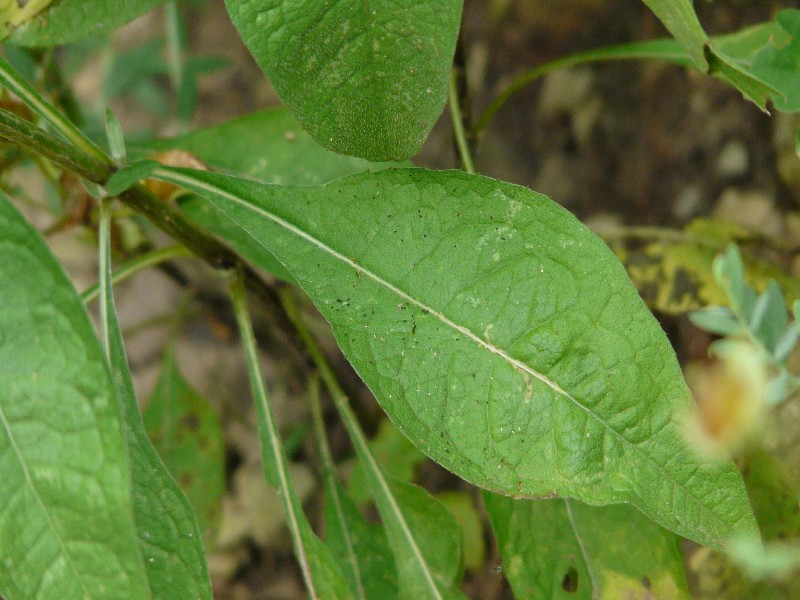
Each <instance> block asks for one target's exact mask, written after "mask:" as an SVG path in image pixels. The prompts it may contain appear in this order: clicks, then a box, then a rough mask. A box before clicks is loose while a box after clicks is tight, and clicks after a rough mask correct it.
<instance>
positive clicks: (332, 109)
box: [225, 0, 462, 160]
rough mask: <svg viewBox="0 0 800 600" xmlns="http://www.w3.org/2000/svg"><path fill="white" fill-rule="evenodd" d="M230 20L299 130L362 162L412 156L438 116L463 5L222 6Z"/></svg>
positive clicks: (296, 1)
mask: <svg viewBox="0 0 800 600" xmlns="http://www.w3.org/2000/svg"><path fill="white" fill-rule="evenodd" d="M225 4H226V6H227V7H228V12H229V14H230V16H231V20H232V21H233V23H234V24H235V25H236V28H237V29H238V30H239V34H240V35H241V36H242V39H243V40H244V42H245V44H246V45H247V47H248V49H249V50H250V52H251V53H252V54H253V57H254V58H255V59H256V62H258V64H259V66H260V67H261V68H262V69H263V70H264V72H265V73H266V74H267V76H268V77H269V78H270V81H271V82H272V84H273V85H274V86H275V88H276V89H277V90H278V93H279V94H280V96H281V99H282V100H283V101H284V103H285V104H286V105H287V106H288V107H289V108H291V109H292V111H293V112H294V114H295V116H296V117H297V118H298V119H299V121H300V122H301V123H302V124H303V127H304V128H305V129H306V130H307V131H308V132H309V133H310V134H311V135H312V136H313V137H314V139H315V140H317V141H318V142H319V143H320V144H322V145H323V146H325V147H326V148H330V149H331V150H334V151H336V152H339V153H342V154H350V155H354V156H362V157H364V158H367V159H370V160H403V159H406V158H409V157H411V156H413V155H414V154H416V153H417V152H418V151H419V150H420V148H421V147H422V144H423V142H424V141H425V138H426V137H427V136H428V133H429V132H430V130H431V129H432V128H433V125H434V123H435V122H436V120H437V119H438V118H439V114H440V113H441V112H442V108H443V107H444V103H445V97H446V95H447V84H448V77H449V74H450V67H451V63H452V59H453V53H454V51H455V46H456V38H457V36H458V30H459V26H460V22H461V6H462V1H461V0H428V1H427V2H419V0H372V1H371V2H370V3H369V4H364V2H363V1H362V0H339V1H338V2H333V3H326V2H319V0H256V1H252V0H226V2H225Z"/></svg>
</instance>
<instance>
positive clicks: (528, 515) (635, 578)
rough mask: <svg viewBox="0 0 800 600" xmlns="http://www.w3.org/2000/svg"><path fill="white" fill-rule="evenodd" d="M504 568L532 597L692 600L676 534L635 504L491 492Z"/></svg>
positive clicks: (521, 595) (514, 585)
mask: <svg viewBox="0 0 800 600" xmlns="http://www.w3.org/2000/svg"><path fill="white" fill-rule="evenodd" d="M484 503H485V505H486V510H487V512H488V513H489V519H490V520H491V523H492V528H493V529H494V533H495V537H496V539H497V544H498V547H499V550H500V556H501V557H502V559H503V568H504V570H505V573H506V577H507V579H508V581H509V583H510V584H511V589H512V590H513V591H514V597H515V598H517V599H519V600H524V599H527V598H531V599H534V598H572V599H574V600H582V599H586V600H590V599H593V598H660V599H665V600H666V599H678V598H687V599H688V598H689V593H688V590H687V587H686V580H685V575H684V572H683V560H682V558H681V554H680V552H679V550H678V539H677V538H676V536H675V535H673V534H671V533H669V532H668V531H666V530H664V529H662V528H661V527H659V526H658V525H656V524H655V523H653V522H652V521H650V520H648V519H647V518H645V517H644V516H643V515H642V514H641V513H640V512H639V511H637V510H636V509H635V508H633V507H631V506H628V505H624V504H623V505H616V506H605V507H594V506H587V505H585V504H582V503H580V502H575V501H574V500H560V499H559V500H533V501H532V500H514V499H512V498H508V497H506V496H500V495H498V494H491V493H484Z"/></svg>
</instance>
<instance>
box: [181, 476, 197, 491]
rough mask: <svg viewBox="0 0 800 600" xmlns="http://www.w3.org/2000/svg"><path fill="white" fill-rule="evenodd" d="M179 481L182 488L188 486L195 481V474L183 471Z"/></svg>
mask: <svg viewBox="0 0 800 600" xmlns="http://www.w3.org/2000/svg"><path fill="white" fill-rule="evenodd" d="M178 483H180V484H181V487H182V488H184V489H185V488H188V487H189V486H191V485H192V484H193V483H194V475H192V474H191V473H181V474H180V476H179V477H178Z"/></svg>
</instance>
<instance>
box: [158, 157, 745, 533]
mask: <svg viewBox="0 0 800 600" xmlns="http://www.w3.org/2000/svg"><path fill="white" fill-rule="evenodd" d="M152 177H155V178H157V179H158V178H161V179H165V180H167V181H171V182H172V183H176V184H178V185H182V186H186V185H187V183H188V185H189V187H196V188H200V189H204V190H206V191H208V192H209V193H211V194H212V195H218V196H222V197H224V198H226V199H228V200H229V201H231V202H233V203H234V204H237V205H240V206H242V207H244V208H245V209H247V210H250V211H252V212H254V213H256V214H258V215H261V216H263V217H265V218H266V219H268V220H269V221H272V222H273V223H275V224H276V225H278V226H280V227H283V228H284V229H286V230H287V231H289V232H290V233H293V234H294V235H296V236H297V237H299V238H301V239H303V240H305V241H307V242H309V243H310V244H311V245H313V246H315V247H317V248H319V249H320V250H322V251H323V252H326V253H327V254H330V255H331V256H332V257H334V258H336V259H338V260H340V261H341V262H343V263H345V264H346V265H348V266H349V267H351V268H352V269H354V270H355V271H356V272H358V273H361V274H363V275H364V276H366V277H368V278H370V279H371V280H373V281H374V282H375V283H377V284H379V285H381V286H383V287H385V288H386V289H388V290H389V291H391V292H393V293H395V294H397V295H398V296H400V297H401V298H403V299H404V300H406V301H408V302H409V303H411V304H413V305H414V306H416V307H417V308H419V309H420V310H422V311H425V312H428V313H430V314H432V315H433V316H435V317H436V318H437V319H439V321H441V322H442V323H443V324H445V325H447V326H448V327H450V328H452V329H454V330H456V331H458V332H459V333H461V334H462V335H464V336H465V337H466V338H468V339H470V340H472V341H473V342H474V343H476V344H477V345H478V346H480V347H482V348H484V349H485V350H487V351H489V352H491V353H492V354H496V355H497V356H499V357H501V358H502V359H503V360H505V361H506V362H508V363H509V364H510V365H511V366H512V367H514V368H515V369H516V370H517V371H522V372H524V373H527V374H529V375H531V376H533V377H535V378H536V379H538V380H539V381H541V382H542V383H544V384H545V385H547V386H548V387H549V388H550V389H552V390H553V391H554V392H556V393H557V394H560V395H561V396H563V397H564V398H566V399H568V400H570V401H571V402H572V403H573V404H574V405H575V406H577V407H578V408H580V409H581V410H583V411H584V412H585V413H586V414H588V415H589V416H591V417H592V418H593V419H595V420H596V421H597V422H598V423H600V424H601V425H602V426H603V428H604V429H605V430H607V431H608V432H610V433H611V434H613V435H614V436H615V437H617V438H618V439H619V440H620V441H622V442H623V443H624V444H625V445H627V446H629V447H630V448H631V449H633V451H634V452H635V453H637V454H638V455H639V456H640V457H642V458H644V459H645V460H646V461H647V462H649V463H651V464H652V465H653V466H654V467H655V468H656V469H657V470H658V471H659V472H660V473H661V474H662V475H664V476H665V477H667V479H668V480H669V481H671V482H672V483H673V485H676V486H678V487H680V488H681V489H683V490H684V492H685V493H686V494H687V495H688V496H689V497H690V498H692V499H693V500H694V501H695V503H696V505H697V506H699V507H700V508H702V509H703V510H704V511H705V512H706V513H707V514H709V515H710V516H711V517H712V518H713V519H715V520H717V521H721V519H720V518H719V516H718V515H717V514H716V513H715V512H714V511H713V510H712V509H711V508H709V507H708V506H706V505H705V503H703V502H702V500H701V499H700V498H699V497H698V496H696V495H695V494H694V493H693V491H692V490H690V489H689V488H687V487H686V486H685V485H679V484H678V482H676V481H675V479H674V477H673V476H672V475H671V474H670V473H669V472H668V471H666V469H664V467H663V466H662V465H660V464H659V463H658V462H656V461H655V459H654V458H653V457H652V456H650V455H648V454H647V453H645V452H643V451H642V449H641V448H640V447H639V446H638V445H637V444H634V443H633V442H631V441H630V440H628V439H626V438H625V437H624V436H623V435H622V434H621V433H620V432H618V431H617V430H615V429H614V428H612V427H611V426H610V425H609V424H608V423H607V422H606V421H605V420H603V419H602V418H601V417H600V416H599V415H598V414H597V413H595V412H594V411H593V410H591V409H590V408H589V407H587V406H584V405H583V404H581V403H580V402H579V401H578V400H577V399H576V398H574V397H573V396H572V395H571V394H569V393H568V392H567V391H566V390H564V389H563V388H562V387H561V386H559V385H558V384H557V383H556V382H555V381H553V380H551V379H549V378H548V377H547V376H546V375H544V374H543V373H540V372H539V371H537V370H536V369H534V368H533V367H531V366H529V365H527V364H525V363H524V362H522V361H520V360H518V359H516V358H514V357H513V356H511V355H510V354H508V353H507V352H506V351H505V350H503V349H502V348H499V347H497V346H495V345H494V344H492V343H490V342H487V341H485V340H483V339H482V338H481V337H479V336H478V335H477V334H475V333H474V332H472V331H471V330H470V329H468V328H467V327H464V326H463V325H459V324H458V323H456V322H454V321H452V320H451V319H450V318H448V317H447V316H446V315H444V314H443V313H442V312H441V311H439V310H436V309H435V308H433V307H431V306H428V305H427V304H425V303H423V302H421V301H420V300H417V299H416V298H414V297H413V296H411V295H410V294H408V293H407V292H404V291H403V290H401V289H400V288H398V287H397V286H395V285H394V284H393V283H391V282H389V281H386V280H385V279H383V278H382V277H381V276H379V275H377V274H376V273H373V272H372V271H370V270H369V269H366V268H365V267H364V266H363V265H361V264H359V263H358V262H356V261H354V260H353V259H351V258H348V257H347V256H345V255H344V254H342V253H340V252H338V251H337V250H335V249H333V248H331V247H330V246H328V245H327V244H325V243H324V242H323V241H322V240H319V239H317V238H316V237H314V236H312V235H311V234H309V233H306V232H305V231H303V230H302V229H300V228H299V227H297V226H296V225H293V224H292V223H290V222H289V221H286V220H285V219H282V218H281V217H279V216H278V215H276V214H273V213H271V212H269V211H268V210H266V209H264V208H261V207H260V206H255V205H253V204H251V203H249V202H247V201H246V200H244V199H243V198H240V197H239V196H236V195H235V194H232V193H230V192H228V191H226V190H224V189H221V188H219V187H218V186H215V185H213V184H211V183H207V182H205V181H202V180H201V179H197V178H194V177H192V176H190V175H186V174H184V173H180V172H177V171H173V170H167V169H165V168H158V169H156V170H155V171H154V172H153V174H152ZM232 179H235V178H232ZM253 183H254V182H253ZM239 226H240V227H241V228H242V230H243V231H245V232H246V233H247V234H248V235H249V236H250V237H251V238H253V240H255V241H256V242H257V243H258V244H259V245H261V246H262V247H264V248H265V249H266V250H267V251H270V250H269V248H267V247H266V246H264V244H263V243H262V242H261V240H259V239H258V238H256V237H255V236H254V235H252V234H251V233H250V231H249V230H247V229H245V228H244V227H242V226H241V225H239ZM723 524H724V522H723ZM724 525H725V527H726V528H728V527H730V526H729V525H727V524H724Z"/></svg>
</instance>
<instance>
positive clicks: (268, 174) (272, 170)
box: [129, 108, 410, 185]
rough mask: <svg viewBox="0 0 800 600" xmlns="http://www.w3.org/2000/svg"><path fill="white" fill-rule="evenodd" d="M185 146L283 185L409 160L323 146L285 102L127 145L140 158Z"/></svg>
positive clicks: (210, 160) (230, 168)
mask: <svg viewBox="0 0 800 600" xmlns="http://www.w3.org/2000/svg"><path fill="white" fill-rule="evenodd" d="M166 150H183V151H185V152H189V153H190V154H192V155H193V156H195V157H196V158H198V159H200V160H201V161H202V162H204V163H205V164H207V165H208V166H209V167H211V168H212V169H214V170H217V171H222V172H223V173H229V174H231V175H239V176H241V177H246V178H247V179H256V180H258V181H263V182H264V183H277V184H282V185H290V184H292V185H314V184H321V183H328V182H329V181H333V180H334V179H338V178H339V177H344V176H345V175H352V174H353V173H361V172H362V171H378V170H381V169H386V168H387V167H392V166H395V167H399V166H410V163H397V162H388V163H387V162H384V163H375V162H369V161H367V160H364V159H363V158H356V157H353V156H342V155H341V154H336V153H335V152H331V151H330V150H326V149H325V148H323V147H322V146H320V145H319V144H318V143H317V142H315V141H314V139H313V138H312V137H311V136H310V135H309V134H308V133H307V132H306V131H305V130H304V129H303V128H302V126H301V125H300V123H298V122H297V120H296V119H295V118H294V117H293V116H292V114H291V113H290V112H289V111H288V110H287V109H286V108H272V109H269V110H264V111H260V112H255V113H252V114H249V115H245V116H243V117H237V118H235V119H232V120H230V121H227V122H225V123H222V124H220V125H215V126H213V127H208V128H206V129H199V130H197V131H193V132H191V133H188V134H186V135H183V136H180V137H175V138H169V139H161V140H155V141H152V142H149V143H147V144H143V145H141V146H139V147H137V148H131V149H129V153H130V154H131V155H134V154H135V155H136V158H145V157H146V156H147V155H149V154H152V153H154V152H164V151H166Z"/></svg>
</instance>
